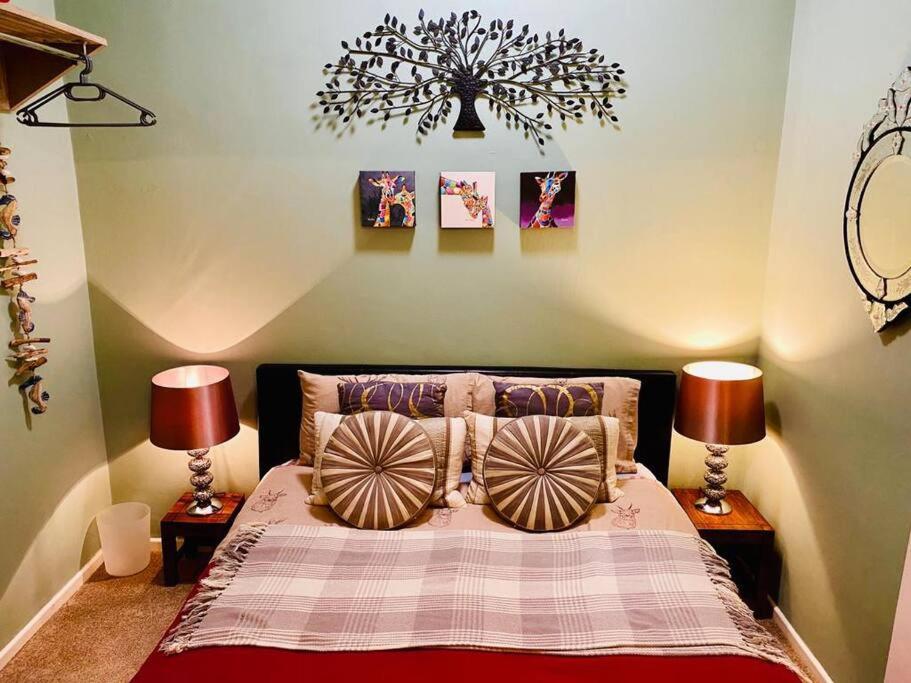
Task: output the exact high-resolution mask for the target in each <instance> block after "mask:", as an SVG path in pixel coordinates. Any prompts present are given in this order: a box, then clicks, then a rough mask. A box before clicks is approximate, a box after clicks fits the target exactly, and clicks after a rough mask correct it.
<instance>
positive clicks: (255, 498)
mask: <svg viewBox="0 0 911 683" xmlns="http://www.w3.org/2000/svg"><path fill="white" fill-rule="evenodd" d="M298 370H305V371H308V372H315V373H320V374H326V375H344V374H352V375H353V374H362V373H366V374H382V373H402V374H447V373H451V372H464V371H467V370H471V371H477V372H482V373H485V374H499V375H511V376H516V377H523V376H525V377H555V378H556V377H583V376H605V377H610V376H617V377H631V378H633V379H637V380H639V381H640V382H641V392H640V396H639V418H638V419H639V438H638V444H637V446H636V451H635V453H636V461H637V463H638V464H639V467H638V471H637V472H635V473H629V474H625V475H621V476H620V481H619V487H620V488H621V489H622V492H623V497H622V498H621V499H620V500H619V501H617V502H615V503H599V504H597V505H595V506H594V507H593V508H592V511H591V513H590V515H589V516H588V517H587V518H586V519H585V520H584V521H583V522H582V523H581V524H580V525H577V526H576V527H574V528H573V533H574V534H589V536H588V537H592V538H594V537H598V538H604V539H611V538H625V537H623V536H622V534H623V533H624V532H629V531H634V532H637V533H638V532H641V533H643V534H648V533H650V530H655V532H656V533H662V534H663V533H665V532H667V534H670V535H671V536H672V537H673V538H677V537H679V538H683V537H685V538H690V537H695V536H696V531H695V529H694V528H693V527H692V525H691V523H690V522H689V520H688V518H687V516H686V515H685V514H684V513H683V511H682V510H681V509H680V508H679V506H678V505H677V503H676V501H675V499H674V498H673V496H672V494H671V493H670V491H669V490H668V489H667V488H666V485H667V474H668V462H669V458H670V439H671V428H672V419H673V410H674V399H675V388H676V377H675V375H674V373H671V372H666V371H642V370H604V369H587V368H586V369H579V368H572V369H570V368H503V367H496V368H484V367H482V368H478V367H472V368H465V367H445V368H439V367H426V366H421V367H416V366H405V367H401V366H376V365H306V364H301V365H296V364H266V365H261V366H260V367H259V368H258V369H257V407H258V419H259V462H260V472H261V475H262V479H261V481H260V483H259V485H258V486H257V487H256V490H255V491H254V492H253V493H252V494H251V495H250V496H249V497H248V501H247V504H246V506H245V507H244V509H243V510H242V511H241V513H240V515H239V516H238V519H237V520H236V522H235V525H234V527H232V531H231V533H230V534H229V536H228V538H226V539H225V541H224V542H223V544H222V546H221V547H222V548H225V547H232V544H233V547H239V544H240V543H241V542H242V541H240V540H239V539H240V538H241V536H242V535H244V534H249V532H250V529H252V528H267V529H268V530H267V532H266V533H269V532H270V531H274V532H278V531H279V530H281V529H286V530H291V531H294V532H295V533H297V532H298V531H301V530H302V533H305V534H330V535H331V534H332V533H338V534H345V533H347V529H346V528H345V525H344V524H342V523H341V522H340V521H339V519H338V517H337V516H336V515H335V514H334V513H333V511H332V510H331V509H330V508H326V507H317V506H311V505H306V504H305V503H304V502H303V501H304V500H305V499H306V498H307V495H308V492H309V490H310V488H311V484H312V477H313V469H312V467H306V466H300V465H297V464H294V459H295V458H296V456H297V454H298V448H299V442H298V439H299V425H300V415H301V391H300V384H299V382H298V376H297V373H298ZM412 532H433V533H432V534H426V536H428V537H437V536H440V535H448V537H450V538H454V539H460V540H464V539H463V536H467V537H471V538H475V537H477V538H489V537H495V538H499V539H500V542H501V543H503V542H506V541H505V539H512V538H515V539H516V542H518V539H519V538H520V537H522V538H524V537H528V536H530V534H527V533H525V532H522V531H519V530H516V529H513V528H512V527H510V526H508V525H506V524H504V522H503V521H502V519H501V518H500V517H499V516H498V515H497V513H496V512H495V511H494V510H492V509H491V507H490V506H488V505H466V506H465V507H462V508H459V509H449V508H428V509H426V510H425V511H424V512H423V513H421V515H420V516H419V517H418V518H417V519H415V520H414V521H413V522H412V523H411V524H409V525H408V528H407V529H406V530H404V531H397V532H374V533H379V534H390V533H391V534H400V535H407V534H411V536H409V537H408V538H415V537H416V536H417V535H418V534H415V533H412ZM562 533H566V532H562ZM507 534H512V535H513V536H507ZM472 535H474V536H472ZM482 535H483V536H482ZM596 535H600V536H596ZM403 537H404V536H403ZM389 538H391V537H389ZM308 542H309V541H308ZM695 542H699V541H695ZM343 548H344V546H343ZM211 570H212V567H211V566H210V569H209V570H207V571H211ZM216 571H219V570H217V569H216ZM203 578H205V577H203ZM210 578H211V577H210ZM199 590H200V586H199V585H197V587H195V588H194V591H193V593H191V595H190V598H188V601H190V602H192V601H193V600H194V596H195V595H196V593H197V591H199ZM629 609H631V610H634V609H635V607H630V608H629ZM182 612H183V613H184V614H185V615H186V614H188V613H189V610H187V611H183V610H182ZM252 615H253V612H251V619H255V617H254V616H252ZM184 621H186V619H185V620H184ZM181 623H182V622H181V618H180V615H178V617H177V618H175V621H174V624H172V629H176V628H177V627H179V626H180V624H181ZM681 630H685V625H681ZM164 641H165V639H163V642H164ZM361 647H362V646H358V647H353V648H352V649H351V650H350V651H327V650H331V649H332V648H331V647H324V648H312V649H307V650H301V649H286V648H284V647H263V646H259V645H247V644H239V645H220V646H215V647H213V646H208V647H207V646H203V647H196V648H193V649H186V650H185V651H180V652H179V653H178V654H165V653H164V652H162V651H161V650H160V649H156V650H155V651H154V652H153V653H151V654H150V655H149V657H148V659H147V660H146V662H145V664H144V665H143V667H142V668H141V670H140V671H139V672H138V673H137V675H136V677H135V678H134V681H138V682H139V683H148V682H151V681H196V680H198V679H199V678H200V677H201V676H209V675H212V673H213V672H217V677H218V678H219V679H220V680H225V681H248V680H251V679H258V680H266V681H272V680H309V679H311V678H312V679H317V678H325V679H327V680H339V681H348V680H356V679H357V678H359V677H361V676H364V677H370V678H376V677H377V676H386V675H388V676H395V677H396V679H397V680H399V681H418V680H421V681H424V680H427V678H428V677H441V676H445V677H446V678H450V679H451V678H455V677H461V676H465V677H469V678H471V679H475V680H476V679H480V680H495V679H499V678H501V677H505V676H510V677H514V678H525V679H527V680H532V681H543V682H546V681H566V680H573V681H596V680H597V681H603V680H605V679H606V678H614V680H633V679H634V678H637V679H638V680H643V681H652V680H664V679H665V678H666V679H668V680H671V679H673V680H678V681H696V680H700V681H701V680H703V679H704V678H705V677H706V675H707V674H708V675H710V676H719V675H721V676H736V677H737V678H738V679H739V680H740V681H741V682H749V681H764V682H770V683H777V682H779V681H780V682H782V683H784V682H785V681H787V682H789V683H793V682H794V681H798V680H800V677H799V675H798V674H797V673H796V672H795V671H794V670H793V669H792V668H789V667H788V666H786V665H785V664H784V663H782V662H781V661H774V658H770V657H763V658H760V657H757V656H751V655H749V654H737V653H732V652H731V650H730V648H728V649H724V648H719V650H718V652H719V653H720V654H714V653H713V652H712V650H711V648H709V649H708V650H706V649H705V648H702V649H699V648H687V647H680V648H679V654H677V652H676V651H674V650H668V649H667V648H665V649H664V650H663V651H662V654H661V655H660V656H658V655H652V654H643V653H642V652H640V651H636V650H631V649H629V648H627V649H624V648H619V649H617V650H616V652H614V651H611V653H610V654H604V653H603V651H601V650H599V651H598V653H597V654H591V655H588V656H568V655H567V654H566V653H551V652H546V653H538V652H527V651H515V650H513V651H488V650H486V649H478V648H477V647H472V646H469V647H419V648H403V649H394V648H393V649H379V650H374V649H369V650H366V651H355V650H359V649H360V648H361ZM319 649H322V650H323V651H316V650H319ZM172 651H173V650H172ZM593 652H594V651H593ZM457 667H458V668H457Z"/></svg>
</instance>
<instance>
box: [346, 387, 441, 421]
mask: <svg viewBox="0 0 911 683" xmlns="http://www.w3.org/2000/svg"><path fill="white" fill-rule="evenodd" d="M445 396H446V385H445V384H437V383H434V382H384V381H372V382H339V385H338V404H339V412H340V413H341V414H342V415H356V414H357V413H367V412H371V411H375V410H384V411H388V412H391V413H398V414H399V415H404V416H405V417H411V418H414V419H418V420H419V419H422V418H427V417H443V415H444V413H443V398H444V397H445Z"/></svg>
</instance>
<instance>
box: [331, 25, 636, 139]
mask: <svg viewBox="0 0 911 683" xmlns="http://www.w3.org/2000/svg"><path fill="white" fill-rule="evenodd" d="M342 48H343V49H344V50H345V54H343V55H342V56H341V57H340V58H339V59H338V61H337V62H336V63H334V64H326V66H325V72H326V73H327V74H328V75H329V81H328V82H327V83H326V85H325V90H321V91H319V92H318V93H317V96H318V97H319V98H320V100H319V102H320V105H321V106H322V107H323V114H325V115H329V116H333V115H334V116H337V117H338V118H340V119H341V120H342V121H343V122H344V123H348V122H349V121H352V120H353V119H356V118H361V117H363V116H365V115H366V116H368V117H373V118H374V119H382V120H384V121H388V120H389V119H390V118H392V117H394V116H401V117H403V118H405V119H407V118H408V117H409V116H411V115H412V114H413V115H417V116H418V119H417V128H418V129H417V133H418V135H426V134H427V133H429V132H430V131H431V130H432V129H435V128H436V127H437V125H439V124H442V123H445V122H446V120H447V118H448V116H449V114H450V113H451V111H452V98H453V97H458V99H459V102H460V111H459V116H458V119H457V120H456V123H455V128H454V129H455V130H457V131H483V130H484V124H483V123H482V122H481V119H480V117H479V116H478V112H477V109H476V108H475V102H476V100H477V99H478V98H479V97H483V98H485V99H487V101H488V105H489V108H490V110H491V111H495V112H496V114H497V116H498V117H499V116H500V115H502V116H503V117H504V118H505V119H506V122H507V125H508V126H510V127H512V128H514V129H515V130H518V131H520V132H523V133H524V134H525V136H526V137H528V138H531V139H532V140H533V141H534V142H535V143H536V144H538V145H543V144H544V137H545V131H548V130H551V129H552V125H551V123H549V121H548V119H553V118H557V117H558V118H559V119H560V121H568V120H579V119H582V118H583V117H584V116H585V115H586V114H589V115H591V116H595V117H597V118H598V119H600V120H602V121H608V122H611V123H616V122H617V116H616V115H615V114H614V113H613V104H612V102H611V101H610V100H611V99H613V98H614V97H615V96H617V95H622V94H623V93H624V92H625V89H624V87H623V81H622V78H621V77H622V76H623V73H624V71H623V69H621V68H620V65H619V64H618V63H617V62H608V61H607V59H606V58H605V56H604V55H603V54H601V53H600V52H599V51H598V50H597V49H585V47H584V46H583V45H582V41H581V40H580V39H579V38H569V37H567V36H566V34H565V31H564V29H560V30H559V31H556V32H551V31H547V32H546V33H545V34H544V35H543V36H540V35H538V34H537V33H531V31H530V29H529V27H528V25H527V24H526V25H525V26H522V28H517V27H516V26H515V21H514V20H513V19H509V20H507V21H503V20H502V19H494V20H492V21H490V22H486V21H485V20H483V19H482V17H481V15H480V14H479V13H478V12H477V11H475V10H471V11H468V12H463V13H462V15H461V16H457V15H456V13H455V12H453V13H451V14H450V15H449V18H448V19H444V18H440V19H430V20H425V14H424V10H421V11H420V12H419V14H418V23H417V24H416V25H415V26H414V27H413V28H412V29H410V30H409V29H408V27H407V26H406V25H405V23H404V22H400V21H399V20H398V18H397V17H394V16H390V15H389V14H387V15H386V18H385V19H384V20H383V23H382V24H381V25H379V26H377V27H376V28H375V29H374V30H372V31H367V32H366V33H364V34H363V35H361V36H358V37H357V38H355V39H354V41H352V42H347V41H342ZM545 117H547V118H545Z"/></svg>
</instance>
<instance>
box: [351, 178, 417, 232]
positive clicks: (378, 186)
mask: <svg viewBox="0 0 911 683" xmlns="http://www.w3.org/2000/svg"><path fill="white" fill-rule="evenodd" d="M358 187H359V189H360V195H361V225H362V226H363V227H365V228H413V227H414V225H415V202H414V194H415V193H414V187H415V185H414V171H361V173H360V177H359V178H358Z"/></svg>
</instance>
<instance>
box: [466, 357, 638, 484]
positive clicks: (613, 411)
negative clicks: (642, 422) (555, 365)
mask: <svg viewBox="0 0 911 683" xmlns="http://www.w3.org/2000/svg"><path fill="white" fill-rule="evenodd" d="M494 382H509V383H512V384H592V383H600V384H602V385H603V386H604V397H603V399H602V402H601V414H602V415H608V416H610V417H616V418H617V419H618V420H620V442H619V445H618V446H617V465H616V468H617V472H618V473H623V472H632V473H635V472H636V462H635V453H636V444H637V442H638V439H639V390H640V389H641V387H642V383H641V382H640V381H639V380H638V379H632V378H630V377H609V376H604V375H602V376H600V377H594V376H592V377H572V378H561V379H554V378H553V377H505V376H500V375H478V376H477V381H476V383H475V387H474V391H473V392H472V397H471V403H472V410H473V411H474V412H476V413H481V414H482V415H493V414H494V413H495V412H496V409H497V406H496V391H495V390H494Z"/></svg>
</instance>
